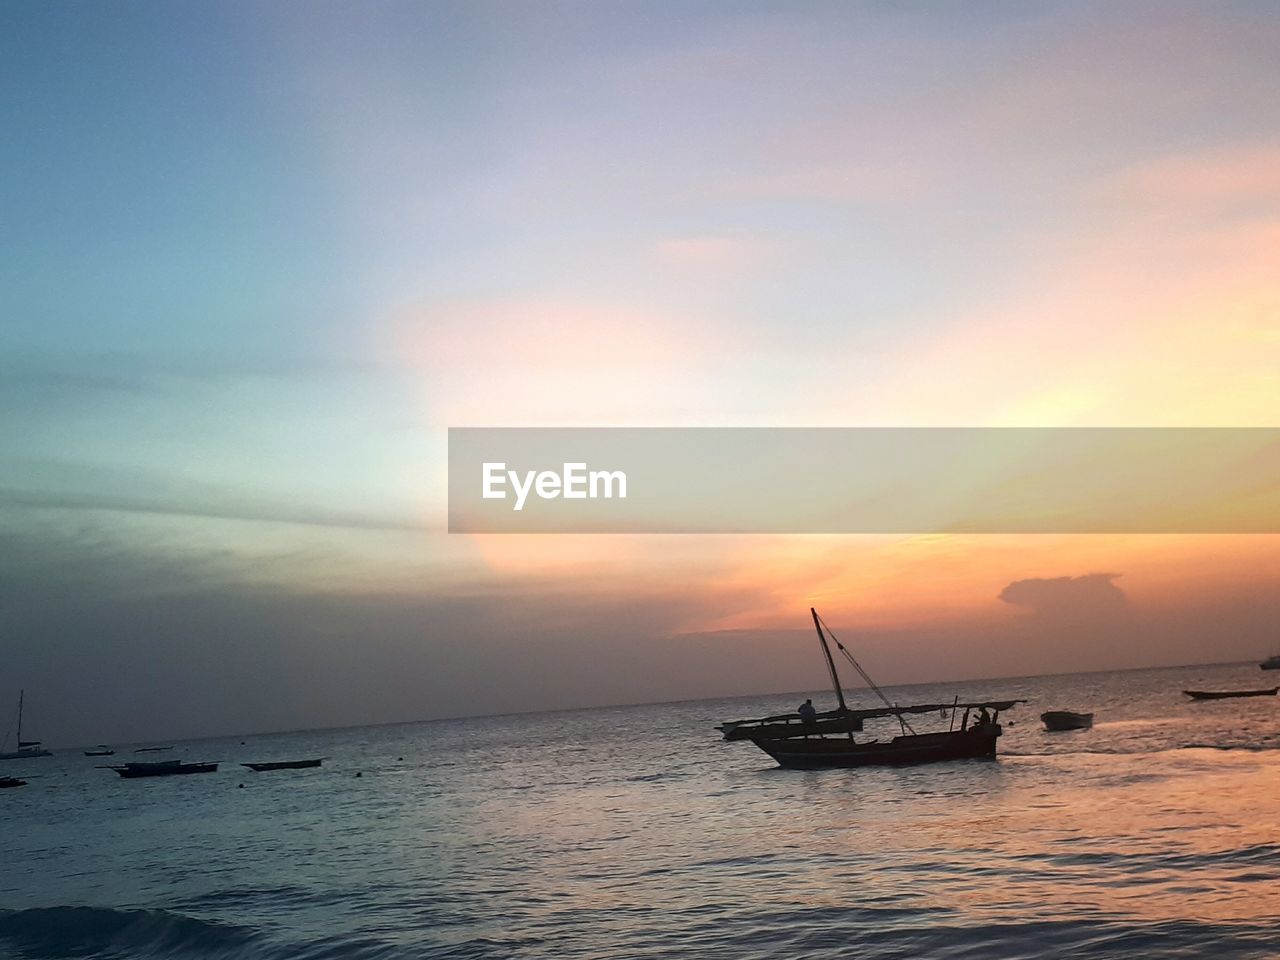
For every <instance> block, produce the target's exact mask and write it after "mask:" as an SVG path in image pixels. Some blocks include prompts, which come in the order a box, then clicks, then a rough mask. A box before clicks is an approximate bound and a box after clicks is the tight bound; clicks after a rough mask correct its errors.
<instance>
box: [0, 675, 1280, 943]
mask: <svg viewBox="0 0 1280 960" xmlns="http://www.w3.org/2000/svg"><path fill="white" fill-rule="evenodd" d="M1256 677H1257V671H1256V668H1253V669H1248V668H1245V667H1215V668H1193V669H1186V670H1181V671H1144V672H1131V673H1116V674H1104V675H1094V676H1088V677H1060V678H1040V679H1034V680H1024V681H1000V682H989V683H983V684H963V685H952V686H939V687H920V688H915V689H905V688H900V689H898V690H895V691H892V695H894V696H895V697H896V698H898V699H899V700H900V702H904V703H906V702H911V701H913V700H915V701H929V700H934V701H936V700H940V699H950V698H951V697H952V696H954V695H957V694H958V695H960V696H961V697H962V698H965V697H970V696H987V695H990V696H995V697H1003V696H1015V695H1022V696H1027V697H1029V698H1030V699H1031V700H1032V702H1031V703H1030V704H1029V705H1027V706H1026V707H1021V708H1018V710H1016V711H1015V712H1014V713H1012V714H1011V715H1010V716H1009V717H1008V718H1007V719H1012V720H1013V723H1012V725H1011V726H1009V727H1008V728H1007V735H1006V737H1005V738H1004V740H1003V741H1002V744H1001V750H1002V753H1003V754H1004V755H1003V757H1002V759H1001V760H999V761H998V762H995V763H990V762H982V761H975V762H961V763H951V764H940V765H934V766H928V767H918V768H909V769H866V770H830V771H786V770H781V769H779V768H777V767H775V766H773V765H772V761H770V760H769V759H768V757H766V756H765V755H764V754H763V753H761V752H759V751H758V750H756V749H755V748H754V747H752V746H751V745H750V744H747V743H736V744H726V743H723V742H721V741H720V740H719V739H718V737H717V735H716V733H715V731H714V730H713V729H712V727H713V725H714V724H715V723H717V722H719V721H721V720H724V719H727V718H732V717H738V716H750V715H763V714H768V713H772V712H777V711H779V710H785V709H789V708H791V707H793V706H794V705H795V702H798V701H797V698H796V697H795V696H788V697H781V698H776V697H770V698H758V699H754V700H738V701H724V702H699V703H682V704H671V705H660V706H649V707H636V708H620V709H611V710H594V711H576V712H569V713H560V714H544V715H537V716H519V717H496V718H488V719H480V720H466V721H447V722H437V723H426V724H412V725H404V726H398V727H381V728H365V729H360V730H348V731H331V732H323V733H302V734H290V735H281V736H270V737H257V738H248V741H249V742H248V743H247V744H246V745H245V746H243V747H242V746H240V745H239V739H240V738H236V739H235V740H226V741H208V742H203V743H193V744H185V745H180V746H179V748H178V753H180V754H181V755H183V756H184V757H188V758H191V759H198V758H200V757H219V758H222V759H224V760H225V761H226V762H227V765H225V766H224V768H223V770H222V771H221V772H219V773H218V774H211V775H206V776H202V777H191V778H175V779H173V780H161V781H155V782H138V781H118V780H117V779H116V778H115V777H114V776H110V775H109V774H107V772H106V771H96V770H93V769H91V767H92V761H86V760H84V759H83V758H81V757H79V755H78V754H75V755H70V754H65V755H60V756H59V757H56V758H54V759H52V760H48V761H43V765H38V764H41V762H40V761H35V762H32V763H31V764H29V765H28V766H27V767H24V769H28V770H30V772H32V773H36V772H38V773H40V774H42V776H41V777H40V779H38V780H33V781H32V784H31V786H29V787H26V788H22V789H21V790H13V791H8V794H9V795H6V796H3V797H0V801H3V802H2V803H0V818H2V819H3V824H0V836H3V838H4V852H5V860H6V862H26V863H29V864H31V866H32V868H33V869H32V870H31V871H30V872H28V873H26V874H24V875H22V876H21V878H19V875H17V874H15V873H14V872H13V871H5V872H4V874H3V876H0V902H2V903H4V904H6V905H7V907H8V908H9V909H8V910H7V911H0V956H4V955H5V951H6V950H7V951H9V954H10V955H12V956H42V957H57V956H77V957H82V956H95V955H106V954H109V953H111V952H112V951H115V955H123V956H173V957H183V956H188V955H191V956H220V957H226V956H236V957H322V956H323V957H357V958H358V957H363V956H378V957H394V958H398V957H401V956H404V957H421V956H453V957H511V956H529V957H592V958H614V957H618V958H620V957H640V956H644V957H687V956H698V957H735V958H738V957H745V958H751V957H778V956H786V957H803V956H824V957H827V956H830V955H831V953H832V951H833V950H835V951H839V952H840V954H842V955H843V954H853V955H857V956H865V957H918V956H938V957H948V958H950V957H975V958H976V957H982V958H991V957H1022V956H1026V957H1035V956H1045V955H1063V954H1070V955H1078V956H1099V957H1110V956H1116V955H1122V954H1127V955H1141V956H1161V955H1165V956H1185V955H1197V954H1205V953H1212V955H1214V956H1241V957H1243V956H1265V955H1274V954H1275V953H1276V952H1277V951H1280V934H1277V932H1276V920H1277V919H1280V883H1278V882H1277V881H1280V866H1278V865H1280V841H1278V840H1277V838H1276V836H1275V824H1276V823H1280V791H1278V790H1277V787H1278V786H1280V750H1275V749H1274V747H1276V746H1278V745H1280V739H1278V734H1280V703H1277V702H1276V701H1275V700H1273V699H1271V698H1266V699H1260V700H1238V701H1223V702H1218V703H1207V704H1194V703H1191V702H1189V701H1186V700H1185V698H1183V697H1181V695H1180V693H1179V691H1180V690H1181V689H1183V688H1184V687H1188V686H1193V687H1210V688H1212V687H1221V688H1229V687H1233V686H1236V687H1244V686H1250V685H1253V686H1257V685H1258V684H1257V682H1256ZM1045 709H1091V710H1093V711H1094V712H1095V713H1096V714H1097V722H1096V725H1095V727H1094V728H1093V729H1092V730H1087V731H1079V732H1073V733H1065V734H1049V733H1046V732H1044V731H1043V730H1042V729H1041V728H1040V725H1039V723H1038V722H1037V721H1036V717H1037V716H1038V714H1039V713H1040V712H1041V711H1042V710H1045ZM891 733H892V725H891V724H890V725H885V726H883V727H880V728H876V727H874V726H872V725H869V729H868V735H869V736H877V735H879V736H886V735H889V734H891ZM1193 744H1201V745H1202V746H1192V747H1189V746H1188V745H1193ZM1227 748H1230V749H1227ZM1258 748H1262V749H1258ZM308 755H326V756H329V757H330V758H331V759H330V760H329V761H328V762H327V763H326V765H325V767H323V768H322V769H320V770H312V771H296V772H293V773H274V774H260V775H254V774H251V773H249V772H248V771H243V770H241V769H240V768H237V767H235V766H234V765H233V764H234V761H235V760H237V759H240V758H246V759H259V758H261V759H271V758H272V757H275V756H279V757H288V756H308ZM400 758H403V759H400ZM356 771H362V772H363V774H364V775H363V777H361V778H358V779H357V778H356V777H354V773H355V772H356ZM108 776H110V779H108ZM241 782H243V783H244V785H245V787H244V789H243V790H241V789H237V784H239V783H241ZM11 857H12V858H14V859H13V861H10V858H11Z"/></svg>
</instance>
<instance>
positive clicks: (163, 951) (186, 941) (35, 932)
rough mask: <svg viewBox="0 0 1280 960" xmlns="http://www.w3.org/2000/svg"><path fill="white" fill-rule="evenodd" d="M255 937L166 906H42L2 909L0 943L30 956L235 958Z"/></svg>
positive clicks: (56, 959) (35, 959)
mask: <svg viewBox="0 0 1280 960" xmlns="http://www.w3.org/2000/svg"><path fill="white" fill-rule="evenodd" d="M258 939H259V937H258V934H257V933H256V932H255V931H253V930H250V929H248V928H246V927H238V926H234V925H231V924H226V923H215V922H213V921H209V920H197V919H195V918H194V917H186V916H183V915H182V914H177V913H170V912H168V911H166V910H111V909H104V908H99V907H40V908H35V909H30V910H3V911H0V943H4V944H5V945H7V946H9V947H11V948H13V949H16V950H18V951H19V953H20V955H21V956H23V957H26V958H31V960H68V958H77V957H129V958H141V957H174V956H184V957H185V956H189V957H201V958H216V957H235V956H243V955H244V954H245V952H246V950H247V949H248V948H249V947H251V946H252V945H253V944H254V943H256V942H257V941H258Z"/></svg>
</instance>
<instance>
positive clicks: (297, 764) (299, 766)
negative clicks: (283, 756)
mask: <svg viewBox="0 0 1280 960" xmlns="http://www.w3.org/2000/svg"><path fill="white" fill-rule="evenodd" d="M323 760H324V758H323V757H321V758H320V759H319V760H276V761H273V762H271V763H242V764H240V766H242V767H248V768H249V769H250V770H252V771H253V772H254V773H265V772H266V771H268V770H307V769H310V768H312V767H318V766H320V764H321V763H322V762H323Z"/></svg>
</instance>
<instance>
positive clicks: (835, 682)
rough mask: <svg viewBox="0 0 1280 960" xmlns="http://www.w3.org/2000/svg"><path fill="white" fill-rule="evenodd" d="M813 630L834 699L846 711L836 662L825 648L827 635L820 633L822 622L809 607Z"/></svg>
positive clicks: (828, 649) (814, 610) (829, 650)
mask: <svg viewBox="0 0 1280 960" xmlns="http://www.w3.org/2000/svg"><path fill="white" fill-rule="evenodd" d="M809 613H810V614H812V616H813V626H814V629H816V630H817V631H818V642H819V643H820V644H822V654H823V656H825V657H826V658H827V669H828V670H829V671H830V672H831V686H832V687H834V688H835V691H836V699H837V700H839V701H840V709H841V710H848V709H849V708H848V707H847V706H845V703H844V691H843V690H842V689H840V674H838V673H836V662H835V660H833V659H832V657H831V648H830V647H828V646H827V635H826V634H825V633H823V632H822V621H820V620H819V619H818V611H817V610H816V609H815V608H813V607H810V608H809Z"/></svg>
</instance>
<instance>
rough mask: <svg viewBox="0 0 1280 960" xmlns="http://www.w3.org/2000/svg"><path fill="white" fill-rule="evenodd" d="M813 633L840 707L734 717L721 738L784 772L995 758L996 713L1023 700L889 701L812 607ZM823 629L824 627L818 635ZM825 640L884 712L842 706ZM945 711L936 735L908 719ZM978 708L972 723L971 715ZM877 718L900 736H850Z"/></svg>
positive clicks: (723, 728) (840, 689) (836, 674)
mask: <svg viewBox="0 0 1280 960" xmlns="http://www.w3.org/2000/svg"><path fill="white" fill-rule="evenodd" d="M809 613H810V615H812V617H813V625H814V628H815V629H816V630H817V632H818V642H819V644H821V646H822V654H823V658H824V659H825V660H826V664H827V671H828V672H829V673H830V675H831V685H832V688H833V690H834V692H835V695H836V702H837V703H838V704H839V706H838V707H837V708H836V709H835V710H832V711H828V712H826V713H823V714H818V715H817V716H816V717H814V718H805V717H802V716H801V715H800V714H799V713H796V714H788V715H784V716H779V717H762V718H760V719H758V720H737V721H730V722H728V723H724V724H721V725H720V728H719V729H720V730H721V732H722V733H723V734H724V735H725V739H727V740H750V741H751V742H752V743H754V744H755V745H756V746H757V747H759V748H760V749H761V750H763V751H764V752H765V753H767V754H769V756H771V757H773V759H774V760H776V761H778V763H779V764H780V765H781V766H784V767H799V768H813V767H866V766H907V765H911V764H919V763H935V762H938V761H941V760H963V759H978V758H994V757H995V755H996V740H997V739H998V738H999V737H1000V735H1001V733H1002V732H1003V730H1002V728H1001V726H1000V722H999V721H1000V711H1002V710H1009V709H1011V708H1013V707H1014V706H1016V705H1017V704H1019V703H1025V702H1026V701H1025V700H981V701H972V702H966V703H961V702H960V700H959V698H956V699H955V700H954V701H953V702H951V703H928V704H912V705H909V706H899V705H898V704H896V703H893V702H892V701H891V700H890V699H889V698H888V697H887V696H886V695H885V693H884V691H883V690H881V689H880V687H879V686H878V685H877V684H876V682H875V681H874V680H872V679H871V677H870V675H869V674H868V673H867V672H866V671H865V670H864V669H862V665H861V664H859V663H858V661H857V660H856V659H854V656H853V654H851V653H850V652H849V651H848V649H847V648H846V647H845V646H844V644H842V643H841V642H840V641H839V640H838V639H837V638H836V636H835V634H834V633H833V632H832V631H831V628H830V627H829V626H827V624H826V623H825V622H824V621H823V619H822V618H821V617H820V616H818V611H817V610H816V609H814V608H812V607H810V608H809ZM824 628H825V630H824ZM828 635H829V636H830V638H831V641H832V642H833V643H834V644H835V645H836V649H838V650H839V651H840V653H841V654H842V655H843V656H844V658H845V659H846V660H847V661H848V662H849V663H850V664H852V665H853V668H854V669H855V670H857V672H858V674H859V676H861V677H862V679H863V681H864V682H865V683H866V684H867V686H868V688H870V689H871V690H873V691H874V692H875V694H876V695H877V696H878V697H879V698H880V700H881V701H883V703H884V706H883V707H873V708H870V709H865V710H855V709H851V708H850V707H849V706H848V704H846V703H845V699H844V689H843V687H842V686H841V683H840V674H839V672H838V671H837V670H836V663H835V658H834V657H833V656H832V654H831V647H830V645H829V644H828V643H827V638H828ZM947 711H950V717H951V726H950V728H949V729H947V730H943V731H940V732H937V733H917V732H916V731H915V730H914V729H913V728H912V726H911V724H910V723H909V722H908V720H907V717H908V716H912V715H919V714H930V713H937V714H945V713H946V712H947ZM959 711H963V718H962V720H961V722H960V728H959V729H958V730H957V729H956V728H955V720H956V714H957V713H958V712H959ZM973 711H978V712H977V713H976V715H975V718H974V722H973V723H972V724H970V722H969V717H970V714H971V713H972V712H973ZM876 717H894V718H896V719H897V721H898V723H899V725H900V727H901V729H902V734H901V736H896V737H893V738H892V739H891V740H885V741H882V740H864V741H858V740H855V739H854V736H853V734H854V732H855V731H859V730H861V729H862V725H863V721H864V720H870V719H873V718H876Z"/></svg>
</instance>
